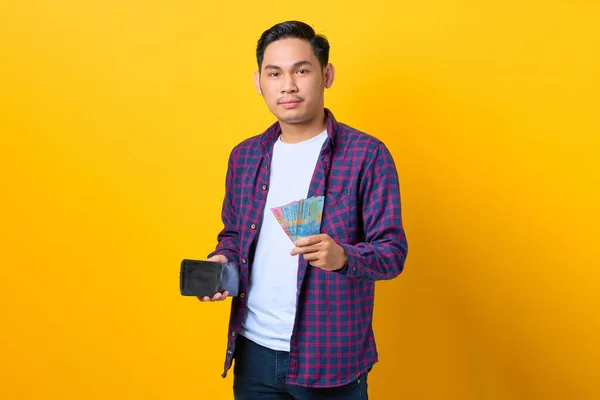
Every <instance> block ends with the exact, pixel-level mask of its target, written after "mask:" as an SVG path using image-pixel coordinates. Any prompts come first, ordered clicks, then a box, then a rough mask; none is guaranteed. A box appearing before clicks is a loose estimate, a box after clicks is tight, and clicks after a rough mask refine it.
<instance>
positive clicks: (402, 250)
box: [340, 142, 408, 280]
mask: <svg viewBox="0 0 600 400" xmlns="http://www.w3.org/2000/svg"><path fill="white" fill-rule="evenodd" d="M359 187H360V196H361V204H362V209H361V210H362V222H363V229H364V234H365V236H364V237H365V241H364V242H360V243H357V244H354V245H351V244H345V243H340V246H342V247H343V248H344V250H345V251H346V254H347V255H348V262H347V265H346V266H345V267H344V268H343V270H341V271H340V273H343V274H345V275H347V276H350V277H355V278H370V279H374V280H384V279H393V278H395V277H397V276H398V275H400V273H401V272H402V271H403V269H404V262H405V260H406V256H407V253H408V243H407V240H406V236H405V233H404V227H403V226H402V212H401V202H400V183H399V180H398V173H397V171H396V166H395V163H394V160H393V158H392V156H391V154H390V152H389V150H388V149H387V148H386V147H385V145H384V144H383V143H381V142H380V143H379V144H378V145H377V148H376V149H375V151H374V156H373V158H372V159H371V160H370V161H369V162H368V163H367V165H366V167H365V170H364V173H363V174H362V180H361V182H360V184H359ZM359 217H360V216H359Z"/></svg>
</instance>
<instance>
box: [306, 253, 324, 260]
mask: <svg viewBox="0 0 600 400" xmlns="http://www.w3.org/2000/svg"><path fill="white" fill-rule="evenodd" d="M302 257H304V259H305V260H306V261H317V260H318V259H319V258H321V255H320V254H319V253H318V252H314V253H307V254H304V255H303V256H302Z"/></svg>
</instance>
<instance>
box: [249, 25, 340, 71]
mask: <svg viewBox="0 0 600 400" xmlns="http://www.w3.org/2000/svg"><path fill="white" fill-rule="evenodd" d="M287 38H296V39H304V40H306V41H308V42H309V43H310V45H311V46H312V49H313V52H314V53H315V56H317V58H318V59H319V63H320V64H321V67H324V66H325V65H327V63H328V62H329V41H328V40H327V38H326V37H325V36H323V35H317V34H316V33H315V30H314V29H313V28H312V27H311V26H310V25H308V24H306V23H304V22H300V21H285V22H281V23H279V24H277V25H273V26H272V27H270V28H269V29H267V30H266V31H264V32H263V34H262V35H261V37H260V39H258V43H257V45H256V61H257V62H258V70H259V71H260V70H261V68H262V62H263V57H264V55H265V49H266V48H267V46H268V45H270V44H271V43H273V42H276V41H277V40H280V39H287Z"/></svg>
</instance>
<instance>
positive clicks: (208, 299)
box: [196, 254, 229, 302]
mask: <svg viewBox="0 0 600 400" xmlns="http://www.w3.org/2000/svg"><path fill="white" fill-rule="evenodd" d="M207 261H215V262H220V263H222V264H226V263H227V262H228V261H227V257H225V256H223V255H220V254H215V255H214V256H212V257H210V258H209V259H208V260H207ZM227 296H229V292H228V291H227V290H226V291H224V292H223V293H216V294H215V295H214V296H213V297H208V296H204V297H200V296H196V297H198V300H200V301H202V302H212V301H223V300H225V299H226V298H227Z"/></svg>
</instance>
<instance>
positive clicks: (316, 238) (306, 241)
mask: <svg viewBox="0 0 600 400" xmlns="http://www.w3.org/2000/svg"><path fill="white" fill-rule="evenodd" d="M322 236H323V235H321V234H319V235H311V236H306V237H303V238H300V239H298V240H296V241H295V242H294V245H296V246H297V247H302V246H310V245H313V244H317V243H319V242H320V241H321V240H323V238H322Z"/></svg>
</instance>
